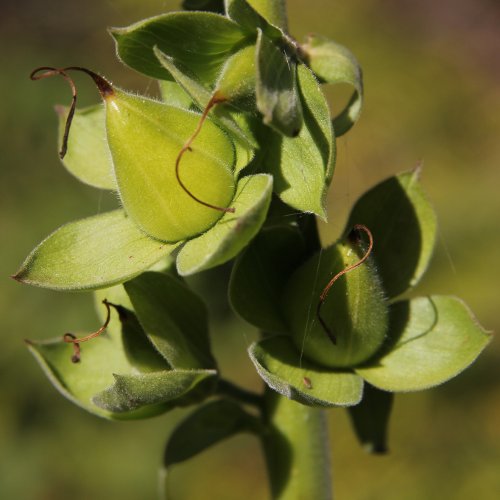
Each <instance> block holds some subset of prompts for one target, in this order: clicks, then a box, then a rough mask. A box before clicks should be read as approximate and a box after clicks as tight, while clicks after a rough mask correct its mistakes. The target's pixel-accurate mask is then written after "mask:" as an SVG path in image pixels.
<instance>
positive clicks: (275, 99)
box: [256, 30, 303, 137]
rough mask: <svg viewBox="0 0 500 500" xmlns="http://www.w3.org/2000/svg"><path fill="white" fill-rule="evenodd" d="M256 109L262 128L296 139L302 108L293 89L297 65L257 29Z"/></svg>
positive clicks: (299, 127)
mask: <svg viewBox="0 0 500 500" xmlns="http://www.w3.org/2000/svg"><path fill="white" fill-rule="evenodd" d="M258 33H259V34H258V37H257V66H256V69H257V86H256V97H257V109H258V110H259V111H260V112H261V113H262V115H263V121H264V123H265V124H266V125H269V126H271V127H273V128H274V129H275V130H276V131H277V132H279V133H281V134H283V135H285V136H288V137H296V136H297V135H298V134H299V132H300V129H301V127H302V120H303V117H302V105H301V102H300V97H299V92H298V89H297V63H296V62H295V61H294V60H292V58H291V57H290V56H289V55H288V54H287V53H286V51H284V50H283V49H281V48H280V47H279V46H278V45H277V44H276V43H275V42H273V41H272V40H270V39H269V38H268V37H266V36H265V35H264V34H263V33H262V31H261V30H258Z"/></svg>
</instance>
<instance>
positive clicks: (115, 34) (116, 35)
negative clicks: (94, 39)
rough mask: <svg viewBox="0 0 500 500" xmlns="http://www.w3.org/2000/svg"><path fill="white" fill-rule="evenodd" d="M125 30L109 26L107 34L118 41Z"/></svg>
mask: <svg viewBox="0 0 500 500" xmlns="http://www.w3.org/2000/svg"><path fill="white" fill-rule="evenodd" d="M125 30H126V28H118V27H115V26H111V27H109V28H108V33H109V34H110V35H111V36H112V37H113V38H114V39H115V40H118V39H119V38H120V37H121V36H122V35H123V34H124V33H125Z"/></svg>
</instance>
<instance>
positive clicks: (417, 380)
mask: <svg viewBox="0 0 500 500" xmlns="http://www.w3.org/2000/svg"><path fill="white" fill-rule="evenodd" d="M390 312H391V327H390V330H389V342H388V346H387V348H386V350H385V351H384V352H385V355H382V356H381V357H380V356H377V359H374V360H373V362H372V363H370V364H368V365H366V366H364V367H359V368H357V369H356V372H357V373H358V374H359V375H360V376H362V377H363V378H364V379H365V380H366V381H367V382H369V383H370V384H372V385H374V386H375V387H378V388H379V389H382V390H385V391H393V392H408V391H419V390H423V389H427V388H429V387H433V386H436V385H439V384H442V383H443V382H446V381H447V380H449V379H451V378H453V377H455V376H456V375H458V374H459V373H460V372H461V371H462V370H465V368H467V367H468V366H469V365H470V364H471V363H472V362H473V361H474V360H475V359H476V358H477V356H479V354H480V353H481V351H482V350H483V349H484V348H485V347H486V345H487V344H488V342H489V341H490V340H491V335H489V334H488V333H487V332H486V331H485V330H484V329H483V328H482V327H481V326H480V325H479V324H478V323H477V320H476V319H475V318H474V316H473V315H472V313H471V312H470V310H469V309H468V308H467V306H466V305H465V304H464V303H463V302H462V301H461V300H459V299H457V298H455V297H446V296H440V295H433V296H430V297H420V298H416V299H413V300H410V301H404V302H397V303H396V304H393V305H392V306H391V311H390Z"/></svg>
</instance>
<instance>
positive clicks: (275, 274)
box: [229, 225, 306, 333]
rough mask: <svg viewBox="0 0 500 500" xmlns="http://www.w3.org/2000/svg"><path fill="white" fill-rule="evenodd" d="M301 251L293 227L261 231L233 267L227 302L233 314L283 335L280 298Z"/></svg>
mask: <svg viewBox="0 0 500 500" xmlns="http://www.w3.org/2000/svg"><path fill="white" fill-rule="evenodd" d="M305 249H306V242H305V241H304V237H303V236H302V233H301V232H300V230H299V229H298V227H297V226H296V225H288V226H281V227H270V228H268V229H263V230H262V231H261V232H260V233H259V234H258V236H257V237H256V238H255V239H254V240H253V241H252V242H251V243H250V245H249V246H248V247H247V248H246V249H245V250H244V251H243V252H242V253H241V254H240V255H239V256H238V258H237V260H236V262H235V264H234V266H233V270H232V273H231V280H230V282H229V301H230V303H231V306H232V307H233V309H234V310H235V311H236V313H237V314H238V315H239V316H241V317H242V318H243V319H245V320H246V321H248V322H249V323H250V324H252V325H254V326H256V327H257V328H259V329H260V330H263V331H265V332H270V333H285V332H287V330H288V327H287V325H286V321H285V318H284V317H283V313H282V311H281V297H282V295H283V291H284V288H285V284H286V283H287V281H288V279H289V277H290V274H291V273H292V271H293V269H294V268H295V267H296V266H297V264H298V263H299V262H300V259H301V258H302V256H303V255H304V253H305Z"/></svg>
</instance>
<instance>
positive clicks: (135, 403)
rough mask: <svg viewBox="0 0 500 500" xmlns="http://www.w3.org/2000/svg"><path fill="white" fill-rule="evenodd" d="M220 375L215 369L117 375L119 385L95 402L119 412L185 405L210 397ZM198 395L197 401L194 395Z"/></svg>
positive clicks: (116, 380)
mask: <svg viewBox="0 0 500 500" xmlns="http://www.w3.org/2000/svg"><path fill="white" fill-rule="evenodd" d="M216 375H217V372H216V371H215V370H171V371H161V372H154V373H144V374H130V375H117V374H115V375H114V379H115V383H114V384H113V385H112V386H111V387H109V388H108V389H106V390H104V391H102V392H101V393H99V394H97V395H96V396H94V398H93V399H92V401H93V403H94V404H96V405H97V406H98V407H100V408H102V409H104V410H107V411H110V412H115V413H124V412H130V411H133V410H136V409H138V408H142V407H146V408H148V407H150V406H153V407H154V406H156V405H162V404H166V405H167V408H170V407H173V406H183V405H185V404H191V403H192V402H194V401H196V400H197V399H199V398H201V399H203V397H206V396H208V394H209V393H210V392H211V389H210V387H211V386H212V385H213V383H214V381H215V377H216ZM200 389H202V390H200ZM195 393H196V396H197V397H196V398H195V397H193V396H192V395H194V394H195Z"/></svg>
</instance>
